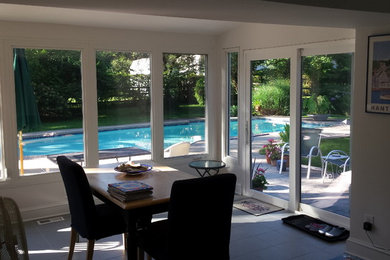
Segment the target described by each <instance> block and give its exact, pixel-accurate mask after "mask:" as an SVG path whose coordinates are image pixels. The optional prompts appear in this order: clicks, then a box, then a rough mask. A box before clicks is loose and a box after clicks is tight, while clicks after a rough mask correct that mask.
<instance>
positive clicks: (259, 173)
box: [252, 164, 269, 191]
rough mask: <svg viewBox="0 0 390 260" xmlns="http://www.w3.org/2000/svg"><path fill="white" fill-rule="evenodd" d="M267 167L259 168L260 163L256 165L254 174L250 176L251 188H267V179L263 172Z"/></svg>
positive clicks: (260, 189)
mask: <svg viewBox="0 0 390 260" xmlns="http://www.w3.org/2000/svg"><path fill="white" fill-rule="evenodd" d="M266 171H267V169H264V168H261V167H260V164H259V165H257V168H256V170H255V174H254V175H253V178H252V188H253V189H255V190H258V191H263V190H266V189H267V186H266V185H267V184H269V183H268V182H267V179H266V178H265V175H264V174H265V172H266Z"/></svg>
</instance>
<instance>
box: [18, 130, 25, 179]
mask: <svg viewBox="0 0 390 260" xmlns="http://www.w3.org/2000/svg"><path fill="white" fill-rule="evenodd" d="M19 160H20V175H24V167H23V135H22V131H19Z"/></svg>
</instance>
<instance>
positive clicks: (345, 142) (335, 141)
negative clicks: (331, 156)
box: [302, 137, 351, 167]
mask: <svg viewBox="0 0 390 260" xmlns="http://www.w3.org/2000/svg"><path fill="white" fill-rule="evenodd" d="M350 139H351V138H350V137H340V138H329V139H321V145H320V149H321V152H322V155H323V156H326V155H327V154H328V153H329V152H330V151H332V150H341V151H343V152H346V153H347V154H348V155H350V154H351V153H350ZM307 161H308V159H306V158H302V162H303V163H304V164H307ZM311 163H312V165H313V166H317V167H321V159H320V158H319V157H313V158H312V161H311Z"/></svg>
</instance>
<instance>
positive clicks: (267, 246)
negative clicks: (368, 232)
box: [25, 209, 346, 260]
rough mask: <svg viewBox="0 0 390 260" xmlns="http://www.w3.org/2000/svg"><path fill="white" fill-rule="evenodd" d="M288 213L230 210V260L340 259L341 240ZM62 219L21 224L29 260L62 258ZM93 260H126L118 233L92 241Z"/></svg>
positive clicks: (65, 234) (79, 247)
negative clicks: (295, 222)
mask: <svg viewBox="0 0 390 260" xmlns="http://www.w3.org/2000/svg"><path fill="white" fill-rule="evenodd" d="M290 215H291V213H289V212H286V211H279V212H275V213H271V214H267V215H263V216H258V217H256V216H253V215H250V214H248V213H245V212H243V211H240V210H237V209H234V210H233V219H232V231H231V242H230V251H231V257H230V259H231V260H251V259H256V260H261V259H278V260H279V259H310V260H311V259H316V260H321V259H331V260H343V259H346V258H345V257H344V256H343V255H344V250H345V242H338V243H327V242H324V241H322V240H320V239H318V238H315V237H311V236H309V235H307V234H305V233H303V232H301V231H299V230H295V229H294V228H292V227H290V226H287V225H285V224H283V223H282V221H281V218H283V217H286V216H290ZM62 217H63V218H64V221H60V222H54V223H49V224H44V225H38V224H37V222H36V221H30V222H27V223H25V227H26V235H27V243H28V247H29V254H30V259H31V260H35V259H36V260H38V259H39V260H46V259H47V260H49V259H50V260H56V259H66V257H67V251H68V245H69V237H70V235H69V232H70V228H69V223H70V218H69V215H65V216H62ZM85 253H86V240H84V239H80V243H79V244H76V252H75V255H74V257H73V259H76V260H77V259H85ZM94 259H99V260H100V259H102V260H106V259H126V257H125V255H124V253H123V245H122V237H121V236H120V235H118V236H113V237H110V238H106V239H102V240H99V241H97V242H96V244H95V253H94Z"/></svg>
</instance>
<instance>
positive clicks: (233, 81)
mask: <svg viewBox="0 0 390 260" xmlns="http://www.w3.org/2000/svg"><path fill="white" fill-rule="evenodd" d="M227 71H228V79H227V83H228V104H229V106H228V120H227V123H228V126H227V129H228V132H229V133H228V138H229V139H228V149H227V152H228V155H229V156H232V157H236V158H237V156H238V52H229V53H228V70H227Z"/></svg>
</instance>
